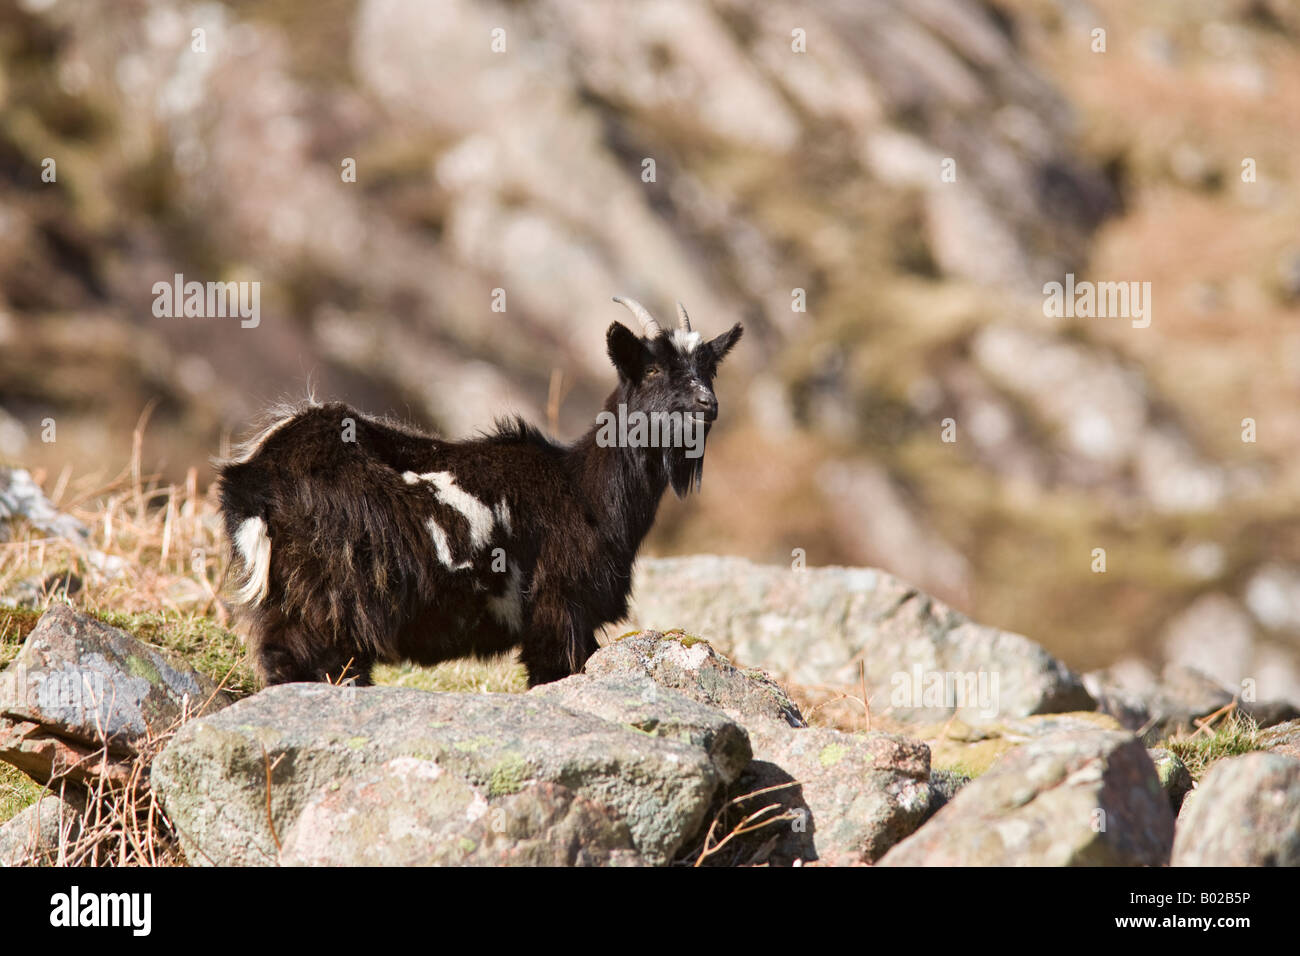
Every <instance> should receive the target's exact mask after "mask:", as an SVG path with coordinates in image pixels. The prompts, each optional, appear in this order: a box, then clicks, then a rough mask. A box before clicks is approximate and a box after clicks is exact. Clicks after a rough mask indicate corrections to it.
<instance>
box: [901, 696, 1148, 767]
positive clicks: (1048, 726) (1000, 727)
mask: <svg viewBox="0 0 1300 956" xmlns="http://www.w3.org/2000/svg"><path fill="white" fill-rule="evenodd" d="M1123 729H1124V728H1123V727H1121V726H1120V724H1119V722H1118V721H1116V720H1115V718H1114V717H1111V716H1109V715H1107V714H1099V713H1096V712H1093V711H1076V712H1074V713H1068V714H1033V715H1031V716H1029V717H1016V718H1010V719H1008V720H1002V721H998V722H997V723H991V724H973V725H972V724H968V723H966V722H965V721H962V720H958V719H955V718H954V719H952V720H947V721H944V722H943V723H940V724H918V725H916V729H915V731H914V732H915V734H916V736H917V737H919V738H921V739H922V740H925V741H927V742H928V743H929V746H930V758H931V761H932V762H933V763H934V764H935V765H936V766H939V767H945V768H947V769H950V770H955V771H957V772H959V773H961V774H965V775H967V776H977V775H979V774H982V773H983V772H984V771H985V770H987V769H988V768H989V767H991V766H992V765H993V762H994V761H995V760H997V759H998V758H999V757H1000V756H1002V755H1003V754H1004V753H1006V752H1007V751H1009V750H1014V749H1015V748H1017V747H1021V746H1024V745H1025V744H1027V743H1029V742H1031V741H1034V740H1041V739H1042V738H1044V737H1050V736H1053V735H1055V734H1065V733H1075V732H1080V731H1095V730H1123Z"/></svg>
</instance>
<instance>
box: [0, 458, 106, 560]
mask: <svg viewBox="0 0 1300 956" xmlns="http://www.w3.org/2000/svg"><path fill="white" fill-rule="evenodd" d="M15 520H22V521H25V522H26V523H27V524H28V525H30V526H31V527H32V528H34V529H36V530H37V531H40V532H42V533H44V534H48V535H54V536H57V537H60V538H68V539H69V540H72V541H76V542H78V543H83V542H85V540H86V539H87V538H88V537H89V535H90V530H89V529H88V528H87V527H86V526H85V525H84V524H82V523H81V522H80V521H78V520H77V519H76V518H74V517H72V516H71V515H66V514H63V513H62V512H61V511H59V510H58V509H57V508H55V507H54V505H53V504H51V503H50V500H49V499H48V498H46V497H45V493H44V492H42V491H41V488H40V486H39V485H38V484H36V482H35V481H33V480H32V476H31V474H30V473H29V472H27V471H26V470H25V469H22V468H0V541H8V540H9V539H10V537H11V535H12V523H13V522H14V521H15Z"/></svg>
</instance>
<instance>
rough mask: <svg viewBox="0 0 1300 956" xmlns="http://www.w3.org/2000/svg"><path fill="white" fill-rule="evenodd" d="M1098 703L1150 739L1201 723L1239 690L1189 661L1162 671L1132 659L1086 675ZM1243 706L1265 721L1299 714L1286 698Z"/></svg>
mask: <svg viewBox="0 0 1300 956" xmlns="http://www.w3.org/2000/svg"><path fill="white" fill-rule="evenodd" d="M1083 683H1084V686H1085V687H1087V689H1088V692H1089V693H1091V694H1092V696H1093V697H1094V698H1096V701H1097V709H1098V710H1100V711H1101V712H1102V713H1106V714H1110V715H1112V716H1113V717H1114V718H1115V719H1116V720H1118V721H1119V722H1120V723H1121V724H1122V725H1123V726H1124V728H1125V729H1127V730H1132V731H1134V732H1135V733H1136V732H1141V733H1142V737H1143V739H1144V740H1145V741H1146V742H1147V743H1148V744H1154V743H1156V742H1158V741H1160V740H1163V739H1164V738H1166V737H1169V736H1172V735H1175V734H1181V733H1186V732H1188V731H1190V730H1193V729H1195V727H1196V720H1197V719H1198V718H1201V717H1206V716H1208V715H1209V714H1212V713H1214V712H1215V711H1218V710H1221V709H1223V708H1224V707H1226V706H1227V705H1228V704H1230V703H1232V700H1233V694H1232V691H1230V690H1229V689H1228V688H1226V687H1224V686H1223V685H1222V684H1220V683H1219V682H1218V681H1216V680H1214V679H1213V678H1212V677H1209V676H1207V675H1206V674H1204V673H1202V672H1201V671H1198V670H1196V669H1195V668H1192V667H1187V666H1185V665H1183V664H1177V663H1169V664H1166V665H1165V666H1164V667H1163V668H1162V669H1161V671H1160V672H1159V673H1157V672H1156V671H1155V670H1153V669H1152V668H1151V667H1150V666H1149V665H1147V664H1145V663H1144V662H1142V661H1136V660H1126V661H1121V662H1120V663H1118V664H1116V665H1114V666H1113V667H1108V668H1103V669H1102V670H1096V671H1090V672H1089V673H1087V674H1084V675H1083ZM1238 706H1239V708H1240V710H1241V711H1242V712H1243V713H1245V714H1247V715H1248V716H1250V717H1251V718H1252V719H1253V720H1254V721H1255V722H1256V723H1258V724H1259V725H1260V726H1269V725H1271V724H1275V723H1278V722H1281V721H1284V720H1288V719H1290V718H1291V717H1294V716H1295V715H1296V714H1295V708H1294V707H1293V706H1292V705H1291V704H1289V703H1288V702H1286V701H1282V700H1269V701H1256V702H1249V701H1239V702H1238Z"/></svg>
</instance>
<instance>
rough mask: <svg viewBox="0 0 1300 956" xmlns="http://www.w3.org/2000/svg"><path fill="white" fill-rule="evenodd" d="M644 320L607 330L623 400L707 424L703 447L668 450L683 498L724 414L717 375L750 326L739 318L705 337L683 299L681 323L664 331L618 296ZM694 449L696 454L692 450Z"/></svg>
mask: <svg viewBox="0 0 1300 956" xmlns="http://www.w3.org/2000/svg"><path fill="white" fill-rule="evenodd" d="M614 301H615V302H617V303H619V304H620V305H623V306H626V307H627V309H628V311H630V312H631V313H632V314H633V315H634V316H636V318H637V321H638V322H640V324H641V327H642V330H643V332H644V334H643V335H637V334H636V333H634V332H632V331H631V330H629V329H628V328H627V327H626V326H624V325H622V324H620V323H618V322H615V323H613V324H612V325H610V327H609V330H608V331H607V332H606V333H605V341H606V344H607V346H608V349H609V357H610V360H611V361H613V363H614V367H615V368H616V369H617V370H618V377H619V389H620V393H621V400H622V401H624V402H626V404H627V408H628V411H629V412H634V411H635V412H641V413H644V414H645V415H655V414H661V415H662V414H665V413H666V414H667V415H669V416H672V417H673V418H674V419H675V420H686V419H694V420H695V422H696V423H698V424H700V425H702V428H701V429H700V432H699V435H700V443H699V448H698V451H695V450H694V449H687V448H683V447H681V446H680V444H679V445H678V446H677V447H675V448H673V449H670V450H668V453H666V461H667V464H668V472H669V479H670V481H671V482H672V486H673V491H675V492H676V493H677V495H678V496H679V497H680V496H682V495H684V494H686V492H687V491H689V490H690V489H691V487H692V485H694V486H696V487H698V485H699V481H700V475H701V473H702V471H703V457H702V456H703V450H704V449H703V437H704V435H705V434H707V431H708V426H709V423H710V422H713V421H714V420H715V419H716V418H717V417H718V398H717V395H716V394H714V391H713V377H714V376H715V375H716V374H717V371H718V365H719V364H720V363H721V362H722V360H723V358H725V357H726V355H727V353H728V352H730V351H731V349H732V348H733V347H734V346H735V344H736V343H737V342H738V341H740V336H741V333H743V332H744V329H743V328H742V327H741V325H740V323H736V324H735V325H733V326H732V327H731V328H730V329H728V330H727V331H726V332H723V333H722V334H721V335H719V336H718V337H717V338H714V339H710V340H709V341H707V342H706V341H704V340H703V339H702V338H701V336H700V333H698V332H696V331H694V330H692V329H691V320H690V318H689V317H688V316H687V314H686V309H685V307H683V306H682V304H681V303H680V302H679V303H677V326H676V327H675V328H673V329H671V330H664V329H663V328H661V327H660V326H659V323H658V322H656V321H655V319H654V317H653V316H652V315H651V314H650V312H649V310H647V309H646V308H645V306H643V305H641V304H640V303H639V302H636V301H634V300H632V299H627V298H623V297H621V296H617V297H615V299H614ZM692 451H694V453H691V452H692Z"/></svg>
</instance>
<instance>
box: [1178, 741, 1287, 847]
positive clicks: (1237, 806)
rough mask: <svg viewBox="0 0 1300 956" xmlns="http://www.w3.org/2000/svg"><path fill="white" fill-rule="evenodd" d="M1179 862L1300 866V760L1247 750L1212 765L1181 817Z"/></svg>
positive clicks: (1179, 826)
mask: <svg viewBox="0 0 1300 956" xmlns="http://www.w3.org/2000/svg"><path fill="white" fill-rule="evenodd" d="M1172 863H1173V865H1174V866H1300V760H1295V759H1294V758H1291V757H1287V756H1284V755H1282V754H1279V753H1248V754H1243V755H1242V756H1240V757H1229V758H1226V759H1224V760H1220V761H1219V762H1218V763H1216V764H1215V765H1214V766H1213V767H1211V768H1210V771H1209V773H1207V774H1206V775H1205V777H1204V779H1202V780H1201V784H1200V786H1199V787H1197V789H1196V799H1195V800H1194V801H1189V803H1188V806H1187V808H1186V809H1185V810H1184V811H1183V813H1182V815H1181V816H1180V817H1179V819H1178V834H1177V836H1176V837H1175V839H1174V853H1173V860H1172Z"/></svg>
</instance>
